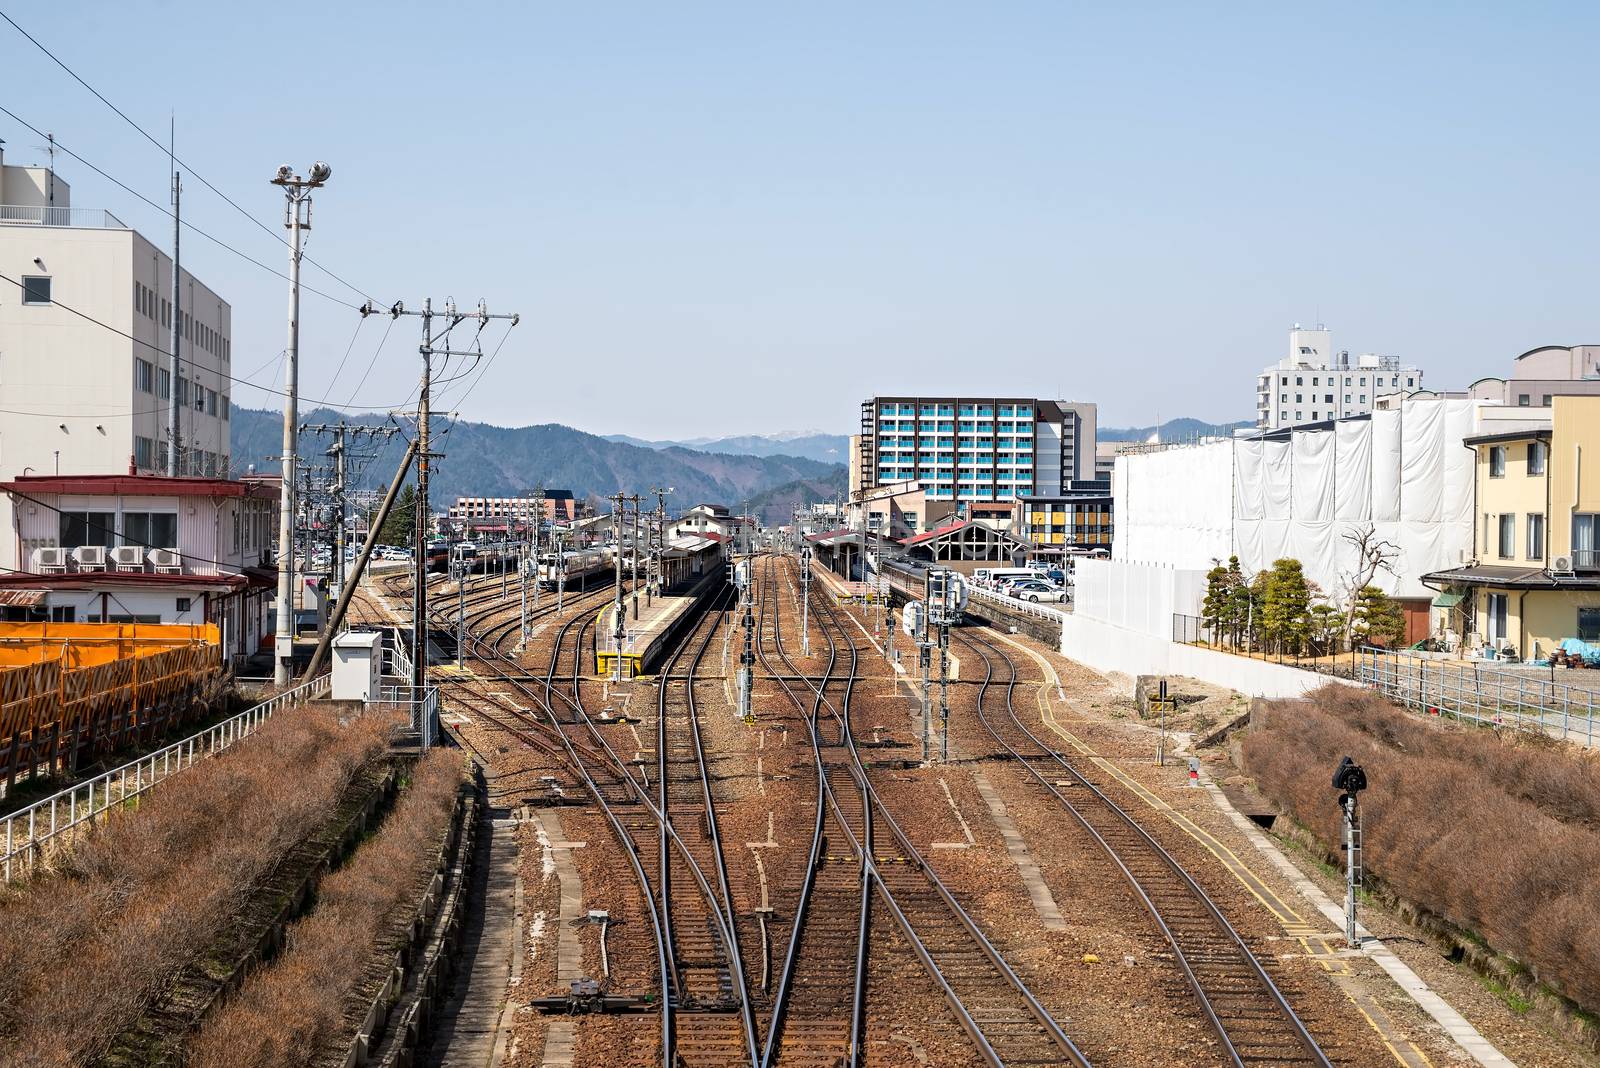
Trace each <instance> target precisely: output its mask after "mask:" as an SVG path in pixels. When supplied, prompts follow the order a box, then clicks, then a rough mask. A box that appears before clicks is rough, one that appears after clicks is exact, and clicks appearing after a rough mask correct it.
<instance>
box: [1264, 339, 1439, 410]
mask: <svg viewBox="0 0 1600 1068" xmlns="http://www.w3.org/2000/svg"><path fill="white" fill-rule="evenodd" d="M1422 388H1423V386H1422V369H1421V368H1419V367H1412V366H1409V365H1405V364H1402V363H1401V362H1400V360H1399V359H1398V358H1397V357H1394V356H1377V355H1374V354H1372V353H1366V354H1364V355H1361V356H1357V357H1356V358H1355V360H1354V361H1352V360H1351V358H1350V353H1349V352H1337V353H1336V352H1334V351H1333V332H1332V331H1331V330H1328V329H1327V328H1326V327H1324V326H1322V325H1321V324H1320V323H1319V324H1318V325H1317V326H1315V327H1311V328H1307V327H1303V326H1301V325H1300V324H1299V323H1296V324H1295V325H1294V328H1293V329H1291V330H1290V331H1289V352H1288V355H1286V356H1284V358H1283V359H1281V360H1279V361H1278V362H1277V363H1275V364H1273V365H1272V366H1271V367H1267V368H1264V369H1263V370H1262V372H1261V374H1260V375H1258V376H1257V377H1256V426H1257V427H1259V428H1261V429H1263V430H1277V429H1280V428H1282V427H1289V426H1299V425H1302V424H1305V423H1324V422H1328V421H1330V420H1334V419H1343V418H1345V417H1347V416H1352V415H1366V414H1367V413H1369V412H1371V411H1372V410H1373V407H1374V404H1375V402H1376V401H1377V399H1378V398H1379V397H1383V396H1387V395H1389V394H1392V393H1408V394H1409V393H1415V392H1416V391H1417V390H1419V389H1422Z"/></svg>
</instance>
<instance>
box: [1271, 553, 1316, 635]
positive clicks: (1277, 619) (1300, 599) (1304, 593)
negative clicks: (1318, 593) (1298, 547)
mask: <svg viewBox="0 0 1600 1068" xmlns="http://www.w3.org/2000/svg"><path fill="white" fill-rule="evenodd" d="M1263 585H1264V587H1265V588H1264V591H1263V598H1262V605H1261V633H1262V637H1263V638H1265V639H1266V641H1267V643H1268V645H1270V646H1273V647H1275V648H1276V649H1277V650H1278V651H1280V652H1285V653H1291V654H1298V653H1299V652H1301V650H1303V649H1304V648H1305V640H1306V636H1307V634H1308V633H1309V631H1310V616H1309V612H1310V608H1311V591H1310V589H1309V588H1308V587H1307V585H1306V576H1305V571H1304V570H1303V569H1302V568H1301V566H1300V561H1298V560H1291V559H1287V558H1285V559H1282V560H1274V561H1273V562H1272V570H1271V571H1270V572H1269V573H1268V574H1267V577H1266V581H1265V583H1264V584H1263Z"/></svg>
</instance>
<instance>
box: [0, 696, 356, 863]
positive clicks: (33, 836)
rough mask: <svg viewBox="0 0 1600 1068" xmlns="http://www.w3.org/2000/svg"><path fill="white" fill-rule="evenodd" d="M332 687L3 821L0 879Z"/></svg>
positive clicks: (283, 699) (197, 737) (270, 707)
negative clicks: (276, 714) (72, 832)
mask: <svg viewBox="0 0 1600 1068" xmlns="http://www.w3.org/2000/svg"><path fill="white" fill-rule="evenodd" d="M331 683H332V676H330V675H319V676H317V677H316V678H314V679H312V680H311V681H309V682H303V683H301V684H300V685H299V686H296V687H294V688H293V689H290V690H285V691H284V692H283V693H280V694H278V695H277V696H275V697H271V698H269V699H267V700H265V701H263V702H261V703H260V704H258V705H254V706H252V707H250V708H247V709H245V710H244V711H243V712H240V713H239V714H238V715H236V716H232V717H230V718H228V719H225V720H223V721H222V722H221V723H218V724H215V725H214V726H211V727H207V728H206V729H205V730H203V731H200V732H199V733H198V734H191V735H190V736H189V737H187V738H185V739H183V740H182V741H180V742H174V743H173V744H172V745H169V746H167V747H166V748H164V749H158V750H156V751H155V752H153V753H148V754H146V755H145V756H142V757H140V758H139V759H138V760H134V761H130V762H129V763H127V764H124V765H122V766H121V767H120V768H113V769H112V770H110V771H107V772H105V773H103V774H100V775H97V776H95V777H94V778H92V779H90V780H88V781H87V782H81V783H79V784H78V785H76V786H73V787H70V788H68V789H66V790H62V791H60V792H59V793H55V794H52V795H51V796H49V797H46V798H44V799H43V800H41V801H36V802H34V803H33V804H31V805H29V806H28V807H27V808H24V809H18V810H17V811H16V812H13V813H12V814H11V815H9V816H6V817H4V819H3V820H0V823H3V824H4V827H5V832H4V833H5V852H4V853H0V875H3V879H4V881H5V882H10V881H11V880H12V878H13V877H14V876H15V875H18V874H20V873H21V872H23V871H26V870H27V869H28V868H30V867H31V866H32V865H33V863H34V862H35V861H36V860H38V858H39V857H40V856H41V855H42V854H43V850H44V846H45V844H46V843H48V842H49V841H50V840H51V839H54V838H57V837H59V836H61V835H64V834H65V833H66V832H67V831H69V830H71V829H72V828H74V827H76V826H78V825H79V824H83V823H88V822H90V821H92V820H93V819H95V818H96V817H97V816H100V815H102V814H103V813H105V812H106V811H107V810H109V809H111V808H113V807H115V806H118V805H121V804H122V803H123V802H125V801H127V800H129V799H130V798H134V797H138V796H139V795H140V794H142V793H144V792H145V791H147V790H149V789H150V788H151V787H152V786H155V785H156V784H157V783H160V782H164V781H166V780H167V779H169V778H171V777H172V776H173V775H176V774H177V773H178V772H180V771H182V770H183V769H184V768H188V767H192V766H194V764H195V763H196V762H197V761H200V760H203V759H205V758H206V757H208V756H212V755H214V754H216V753H220V752H222V751H223V750H224V749H227V748H228V747H229V746H231V745H233V744H234V743H235V742H237V741H239V740H240V739H241V738H248V737H249V736H250V735H252V734H254V733H255V732H256V731H257V730H258V729H259V728H260V726H261V724H262V723H264V722H266V721H267V720H268V719H270V718H271V717H272V714H273V713H274V712H277V711H278V710H279V709H282V708H286V707H288V706H289V705H294V704H300V703H301V702H304V701H313V700H316V699H317V698H318V697H321V696H322V695H323V694H325V693H327V692H328V688H329V686H330V685H331Z"/></svg>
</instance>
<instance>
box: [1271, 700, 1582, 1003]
mask: <svg viewBox="0 0 1600 1068" xmlns="http://www.w3.org/2000/svg"><path fill="white" fill-rule="evenodd" d="M1243 754H1244V761H1245V765H1246V767H1247V769H1248V770H1249V771H1250V772H1251V774H1253V775H1254V776H1255V777H1256V779H1257V781H1258V782H1259V784H1260V787H1261V789H1262V791H1263V792H1264V793H1266V794H1267V795H1268V796H1269V797H1271V798H1272V799H1273V800H1275V801H1277V802H1278V803H1279V804H1280V805H1282V806H1283V807H1284V808H1285V809H1287V810H1288V811H1289V812H1290V813H1292V814H1293V815H1294V817H1295V819H1296V820H1298V821H1299V822H1300V823H1301V824H1303V825H1304V826H1305V827H1307V828H1308V829H1309V830H1310V831H1311V832H1312V833H1313V834H1315V835H1316V836H1317V838H1318V839H1319V840H1321V841H1322V842H1323V843H1324V844H1326V845H1327V846H1328V847H1329V848H1330V853H1329V857H1330V859H1334V858H1335V857H1336V856H1337V854H1336V853H1334V852H1333V851H1332V850H1333V849H1336V848H1337V846H1336V843H1338V842H1339V841H1341V840H1342V837H1343V820H1342V818H1341V816H1340V812H1339V809H1338V805H1337V803H1336V794H1335V793H1334V791H1333V790H1332V789H1331V786H1330V782H1331V779H1332V775H1333V770H1334V768H1335V766H1336V765H1337V764H1338V761H1339V759H1340V757H1343V756H1346V755H1348V756H1350V757H1353V758H1354V759H1355V760H1356V761H1357V762H1358V763H1360V764H1361V765H1363V766H1364V767H1365V768H1366V771H1367V777H1368V781H1369V782H1370V784H1371V785H1370V787H1369V789H1368V790H1367V792H1366V793H1365V794H1363V795H1362V807H1363V817H1362V823H1363V829H1364V831H1365V835H1366V838H1365V846H1366V858H1365V859H1366V864H1367V867H1368V869H1369V870H1370V871H1371V872H1372V873H1373V874H1374V875H1376V876H1377V877H1378V878H1380V879H1381V880H1382V881H1383V882H1384V883H1385V884H1387V885H1388V886H1389V887H1391V888H1392V889H1393V890H1394V891H1395V893H1397V894H1398V895H1399V896H1401V897H1402V898H1405V899H1406V900H1409V901H1411V902H1413V903H1415V904H1418V905H1422V906H1424V907H1426V908H1428V909H1431V910H1432V911H1434V912H1436V913H1438V914H1439V915H1441V916H1443V917H1444V918H1445V919H1447V920H1449V921H1451V922H1452V923H1455V924H1456V925H1458V926H1460V927H1463V928H1465V929H1467V930H1468V931H1472V932H1475V933H1477V934H1478V935H1480V936H1481V937H1482V938H1483V939H1484V940H1485V941H1486V942H1488V943H1489V945H1490V946H1492V947H1493V948H1494V949H1496V950H1497V951H1499V952H1501V953H1504V954H1507V955H1508V956H1511V957H1513V958H1515V959H1516V960H1518V961H1520V962H1521V963H1522V964H1524V965H1525V966H1526V967H1527V968H1528V969H1529V970H1530V971H1531V972H1532V973H1533V974H1534V976H1535V977H1536V978H1538V979H1539V980H1540V981H1541V982H1544V983H1546V984H1547V985H1549V986H1551V987H1554V988H1556V989H1558V990H1560V991H1562V992H1563V993H1565V994H1566V995H1567V996H1568V997H1570V998H1571V999H1572V1000H1574V1001H1576V1002H1577V1003H1578V1004H1579V1005H1581V1006H1583V1007H1585V1008H1587V1009H1590V1010H1594V1009H1596V1008H1600V878H1597V876H1596V873H1597V872H1600V762H1597V760H1596V759H1595V758H1594V756H1593V754H1589V753H1580V752H1577V751H1574V750H1572V749H1570V748H1567V747H1565V746H1561V745H1557V744H1551V743H1549V742H1547V741H1545V740H1543V739H1530V738H1526V737H1521V738H1518V737H1502V736H1499V735H1496V734H1494V733H1491V732H1489V731H1484V730H1480V729H1476V728H1465V727H1452V726H1446V725H1445V724H1441V723H1439V722H1436V721H1431V720H1427V719H1423V718H1421V717H1419V716H1416V715H1412V714H1409V713H1406V712H1402V711H1400V710H1399V709H1396V708H1395V707H1394V706H1392V705H1390V704H1389V703H1388V702H1387V701H1385V700H1383V699H1382V698H1380V697H1378V696H1377V695H1375V694H1371V693H1365V692H1363V691H1359V690H1354V689H1352V688H1350V687H1345V686H1326V687H1323V688H1322V689H1320V690H1317V691H1316V692H1314V693H1312V694H1310V695H1308V696H1307V697H1306V698H1304V699H1301V700H1295V701H1277V702H1273V703H1272V704H1271V705H1269V706H1268V707H1267V708H1266V709H1265V711H1264V713H1263V714H1262V715H1261V716H1260V717H1258V720H1257V723H1256V724H1255V725H1254V727H1253V729H1252V730H1251V731H1250V733H1249V735H1248V736H1247V737H1246V738H1245V741H1244V748H1243Z"/></svg>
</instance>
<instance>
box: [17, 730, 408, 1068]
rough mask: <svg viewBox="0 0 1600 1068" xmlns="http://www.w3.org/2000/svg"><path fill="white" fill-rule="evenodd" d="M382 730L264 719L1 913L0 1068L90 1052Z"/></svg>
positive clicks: (214, 932) (298, 828) (219, 920)
mask: <svg viewBox="0 0 1600 1068" xmlns="http://www.w3.org/2000/svg"><path fill="white" fill-rule="evenodd" d="M388 727H389V722H388V720H387V719H386V718H385V717H379V716H365V717H359V718H356V719H354V720H351V721H349V722H347V723H341V721H340V718H339V715H338V714H337V713H336V712H335V711H333V710H332V709H331V708H327V707H310V708H304V709H297V710H294V711H292V712H290V713H286V714H284V715H280V716H277V717H275V718H274V719H272V720H271V721H270V722H269V723H267V724H266V725H265V726H263V727H262V729H261V731H260V732H259V733H258V734H257V735H255V736H254V737H253V738H248V739H246V740H245V741H243V742H241V743H239V745H238V747H237V748H235V749H234V750H232V751H231V752H229V753H227V754H224V755H222V756H219V757H217V758H215V759H212V760H207V761H204V762H202V763H201V764H199V765H197V766H196V767H194V768H193V769H191V770H188V771H185V772H184V773H183V774H182V775H179V776H176V777H174V778H173V779H172V780H170V781H169V782H167V783H165V784H163V785H162V786H161V788H160V789H158V790H156V791H153V792H152V793H151V794H150V795H149V796H147V797H146V798H144V799H142V800H141V802H140V803H139V809H138V811H137V813H129V814H126V815H121V816H114V817H112V818H111V819H109V820H107V821H106V822H104V823H103V824H102V825H101V826H100V827H98V828H97V829H96V830H94V831H93V832H91V833H90V834H88V835H86V836H84V837H83V838H82V839H81V840H80V841H78V842H77V843H75V844H74V845H73V846H72V848H71V850H70V851H69V852H68V853H66V854H64V855H63V856H62V858H61V860H60V863H59V864H58V865H57V870H56V871H54V872H50V873H46V874H42V875H40V876H39V877H37V878H35V879H33V880H32V881H30V882H29V883H27V884H26V885H25V886H23V887H22V888H21V889H20V890H18V891H15V892H11V893H9V894H7V895H6V896H4V897H3V898H0V1065H21V1064H26V1065H46V1066H51V1065H74V1064H82V1063H84V1062H85V1061H88V1060H90V1059H92V1058H93V1057H94V1056H95V1055H97V1054H98V1053H101V1052H103V1051H104V1049H105V1048H106V1046H107V1045H108V1044H109V1043H110V1042H111V1041H112V1040H113V1039H115V1038H116V1037H117V1036H118V1035H119V1034H121V1033H122V1031H123V1030H124V1029H125V1028H126V1027H128V1026H129V1025H130V1024H131V1023H132V1022H133V1021H134V1020H135V1019H137V1018H138V1016H139V1014H140V1013H141V1012H142V1011H143V1010H144V1009H145V1007H146V1006H147V1005H148V1004H149V1003H150V1002H151V1001H152V1000H153V999H154V998H155V997H157V996H158V995H159V994H160V993H161V991H162V990H163V989H164V988H165V987H166V986H167V985H168V984H169V983H170V982H171V981H172V980H173V978H174V977H175V976H176V975H177V974H178V973H179V972H180V971H181V970H182V969H183V968H184V967H185V966H186V965H188V964H189V963H190V962H191V961H193V960H195V959H196V958H197V957H198V956H199V955H201V954H203V953H204V952H206V950H207V948H208V947H209V946H210V945H211V944H212V943H213V941H214V940H215V939H216V938H217V937H218V935H219V934H220V933H222V932H224V931H225V930H226V929H227V927H228V925H229V924H230V923H231V922H233V920H234V919H235V917H236V916H237V915H238V913H239V912H240V910H242V909H243V908H244V907H245V906H246V905H247V904H248V902H249V898H250V891H251V888H252V887H253V886H254V885H256V884H257V883H258V882H259V881H260V880H262V879H263V878H265V877H266V876H268V875H269V874H270V873H271V872H272V870H273V868H274V866H275V865H276V864H277V863H278V862H279V860H280V858H282V857H283V856H284V855H285V854H286V853H287V852H288V851H289V850H291V849H292V848H293V847H294V846H295V845H296V843H298V842H300V841H302V840H303V839H305V838H306V837H307V836H309V835H311V834H312V833H314V832H315V831H316V830H317V829H318V828H319V827H320V826H322V825H323V824H324V823H326V822H327V821H328V820H329V819H330V818H331V816H332V814H333V813H334V811H335V809H336V808H337V807H338V804H339V801H340V797H341V795H342V794H343V792H344V791H345V789H346V787H347V786H348V785H349V784H350V783H351V781H352V779H353V778H354V777H355V775H356V774H357V773H358V772H359V771H360V769H361V768H362V767H363V766H365V765H366V764H368V763H369V762H370V761H371V760H372V759H373V758H374V756H376V755H377V754H378V753H379V752H381V751H382V749H383V747H384V744H385V737H386V734H387V731H388Z"/></svg>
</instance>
